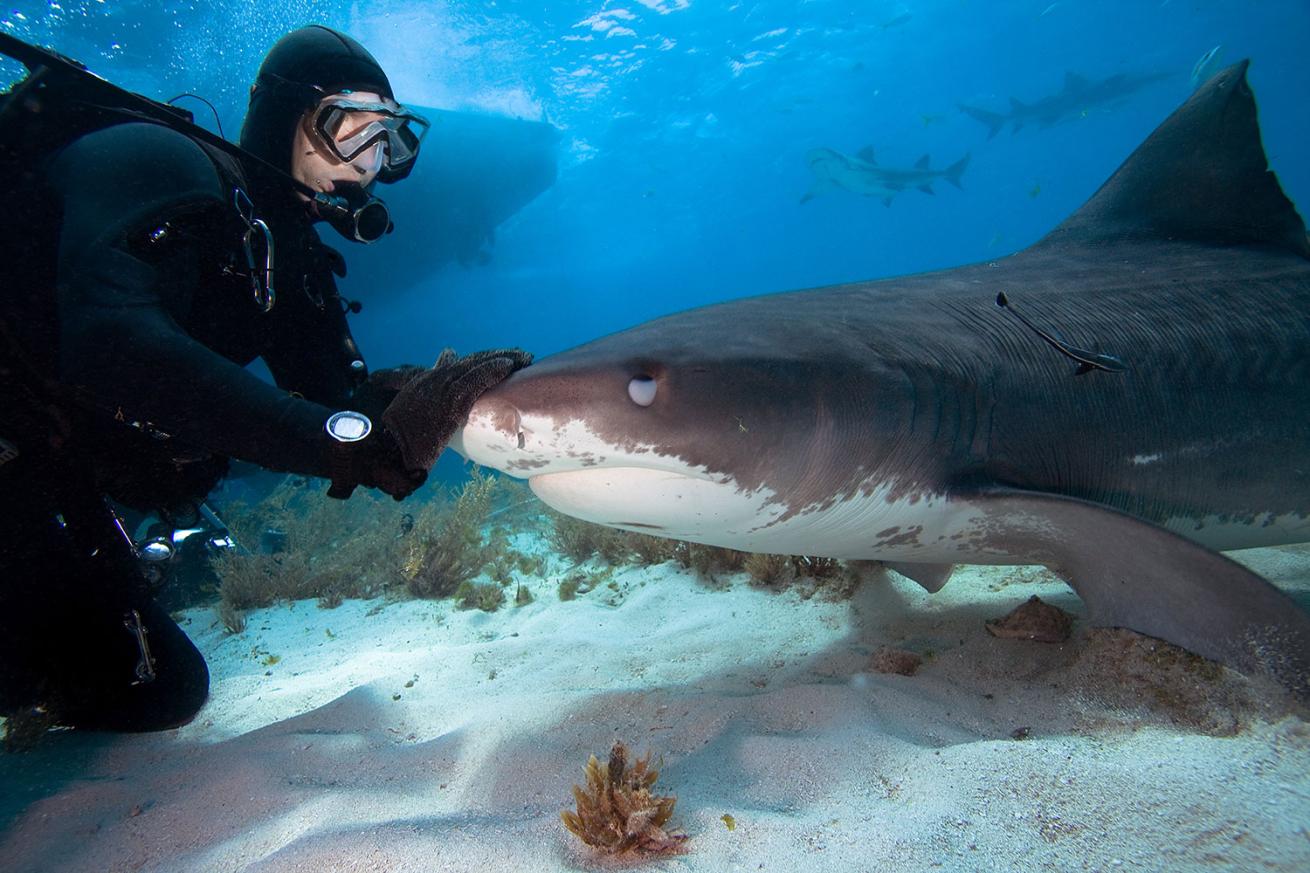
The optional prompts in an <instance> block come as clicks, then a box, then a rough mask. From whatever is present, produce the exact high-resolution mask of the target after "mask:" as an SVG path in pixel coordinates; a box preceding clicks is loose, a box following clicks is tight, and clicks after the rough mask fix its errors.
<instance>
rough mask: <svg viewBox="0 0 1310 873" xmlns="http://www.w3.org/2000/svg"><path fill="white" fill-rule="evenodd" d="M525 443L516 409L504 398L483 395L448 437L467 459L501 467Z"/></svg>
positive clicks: (520, 414)
mask: <svg viewBox="0 0 1310 873" xmlns="http://www.w3.org/2000/svg"><path fill="white" fill-rule="evenodd" d="M526 442H527V435H526V433H525V432H524V430H523V414H522V412H520V410H519V408H518V407H517V406H516V405H515V404H514V403H513V402H511V401H509V400H507V399H506V398H504V397H497V396H490V395H487V394H484V395H483V396H482V397H480V398H478V400H477V401H476V402H475V403H474V404H473V407H472V408H471V409H470V410H469V417H468V421H467V422H466V423H465V424H464V426H463V427H462V428H460V429H459V430H458V431H456V432H455V435H454V437H452V438H451V441H450V447H451V448H453V449H454V450H455V451H457V452H459V453H460V454H461V455H463V456H464V457H465V458H467V459H468V460H470V461H473V462H475V463H478V464H482V465H483V466H487V467H495V468H496V469H498V470H504V469H505V465H506V461H507V460H508V459H509V457H510V455H511V454H512V453H514V454H517V453H518V452H519V451H520V450H521V449H523V447H524V446H525V445H526Z"/></svg>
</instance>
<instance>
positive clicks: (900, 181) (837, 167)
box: [801, 146, 969, 206]
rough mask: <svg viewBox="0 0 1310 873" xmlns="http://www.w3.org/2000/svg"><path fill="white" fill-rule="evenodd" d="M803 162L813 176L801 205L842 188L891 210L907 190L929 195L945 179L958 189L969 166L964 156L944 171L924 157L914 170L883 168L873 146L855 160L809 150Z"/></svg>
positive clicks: (836, 154)
mask: <svg viewBox="0 0 1310 873" xmlns="http://www.w3.org/2000/svg"><path fill="white" fill-rule="evenodd" d="M805 162H806V163H807V164H809V166H810V172H812V173H814V183H813V184H812V185H811V186H810V190H809V191H807V192H806V193H805V195H804V196H803V197H801V203H805V202H807V201H808V200H810V199H812V198H813V197H814V196H815V195H817V194H822V193H823V192H825V191H831V190H833V189H834V188H844V189H846V190H847V191H854V192H855V193H856V194H863V195H864V196H865V197H877V198H879V199H880V200H882V202H883V204H884V205H886V206H891V205H892V198H893V197H895V196H896V195H897V194H899V193H901V192H902V191H905V190H907V189H910V188H914V189H916V190H919V191H922V192H923V193H925V194H932V193H933V190H932V183H933V182H936V181H937V180H938V179H945V180H946V181H947V182H950V183H951V184H952V185H954V186H955V187H956V188H959V187H960V176H961V174H963V173H964V168H965V167H967V166H968V165H969V156H968V155H965V156H964V157H962V158H960V159H959V160H958V161H956V162H955V163H953V164H951V165H950V166H949V167H947V168H946V169H944V170H934V169H932V166H931V165H930V162H929V158H928V156H927V155H924V156H923V157H921V158H919V160H918V163H916V164H915V165H914V166H913V167H909V168H897V167H884V166H880V165H879V164H878V161H877V160H876V159H875V158H874V154H873V146H865V147H864V148H862V149H860V151H859V153H858V154H856V156H855V157H851V156H849V155H844V154H842V153H841V152H838V151H834V150H833V149H829V148H821V149H811V150H810V151H809V152H807V153H806V155H805Z"/></svg>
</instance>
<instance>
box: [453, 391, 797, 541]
mask: <svg viewBox="0 0 1310 873" xmlns="http://www.w3.org/2000/svg"><path fill="white" fill-rule="evenodd" d="M506 424H507V422H504V421H497V420H496V416H494V415H477V414H475V415H474V416H472V417H470V419H469V422H468V424H467V425H465V427H463V428H462V429H460V430H459V431H457V432H456V434H455V436H454V437H453V438H452V440H451V443H450V447H451V448H452V449H454V450H455V451H457V452H459V453H460V454H461V455H463V456H464V457H465V458H466V459H468V460H470V461H473V462H474V463H476V464H480V465H482V466H484V467H491V468H493V469H496V470H499V471H500V472H502V473H505V474H507V475H510V476H514V477H516V478H519V479H526V480H527V482H528V487H530V488H531V489H532V492H533V493H534V494H536V495H537V497H538V498H540V499H541V500H542V502H544V503H545V504H546V505H547V506H550V507H551V508H552V509H555V510H558V511H559V512H562V513H564V514H566V515H571V516H573V517H575V518H580V519H582V520H584V521H591V522H595V523H597V524H603V525H606V526H609V527H617V528H622V529H625V530H632V531H638V532H646V533H658V534H660V535H661V536H667V537H674V538H678V539H688V540H693V541H718V540H722V539H724V538H725V537H727V538H729V539H737V538H740V537H742V536H745V535H747V534H748V533H749V532H750V531H752V530H754V529H758V528H759V527H760V526H761V524H762V523H767V522H768V521H770V520H771V519H772V518H774V517H776V516H778V515H780V514H781V513H782V511H783V509H782V507H780V506H779V505H778V504H776V503H773V504H770V501H769V495H767V494H764V493H751V492H748V491H745V490H744V489H742V488H740V487H738V485H737V484H736V483H735V482H733V481H732V479H731V478H730V477H726V476H722V475H717V476H716V475H713V474H711V473H709V472H708V471H706V470H703V469H696V468H693V467H692V466H690V465H688V464H686V463H684V462H683V461H681V460H680V459H679V458H677V457H674V456H671V455H667V454H660V453H658V452H657V451H656V450H655V448H654V447H652V446H631V447H620V446H616V445H613V444H610V443H608V442H606V441H604V440H601V439H600V438H598V437H597V436H596V434H595V433H593V432H592V431H591V430H590V429H589V428H587V427H586V425H585V423H584V422H580V421H570V422H567V423H565V424H563V425H557V424H555V422H554V421H552V420H549V419H542V420H540V421H538V420H534V418H533V417H531V416H523V417H522V418H518V417H517V416H516V420H515V421H514V422H513V424H514V427H506V426H505V425H506Z"/></svg>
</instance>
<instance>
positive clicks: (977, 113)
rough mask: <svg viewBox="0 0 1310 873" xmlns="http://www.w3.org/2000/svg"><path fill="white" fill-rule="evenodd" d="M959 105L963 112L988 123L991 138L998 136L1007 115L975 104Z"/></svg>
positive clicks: (988, 134)
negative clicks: (979, 107)
mask: <svg viewBox="0 0 1310 873" xmlns="http://www.w3.org/2000/svg"><path fill="white" fill-rule="evenodd" d="M959 107H960V111H961V112H963V113H964V114H965V115H967V116H969V117H970V118H972V119H973V120H974V121H981V122H982V123H983V124H985V125H987V138H988V139H991V138H992V137H994V136H996V134H998V133H1000V132H1001V128H1002V127H1004V126H1005V120H1006V119H1005V116H1004V115H1001V114H1000V113H999V112H989V111H987V110H986V109H978V108H977V107H975V106H965V105H964V104H963V103H961V104H959Z"/></svg>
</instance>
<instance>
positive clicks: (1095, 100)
mask: <svg viewBox="0 0 1310 873" xmlns="http://www.w3.org/2000/svg"><path fill="white" fill-rule="evenodd" d="M1166 78H1168V76H1166V75H1165V74H1163V73H1146V74H1143V75H1132V74H1128V73H1119V74H1116V75H1113V76H1110V77H1109V78H1105V79H1100V80H1095V81H1094V80H1091V79H1087V78H1085V77H1083V76H1080V75H1078V74H1077V73H1065V74H1064V87H1063V88H1061V89H1060V91H1059V92H1058V93H1055V94H1052V95H1050V96H1049V97H1043V98H1041V99H1040V100H1035V101H1033V102H1032V103H1023V102H1021V101H1020V100H1018V99H1017V98H1015V97H1011V98H1010V111H1009V112H1008V113H1000V112H991V111H989V110H986V109H978V108H977V107H974V106H965V105H964V104H960V111H961V112H963V113H965V114H966V115H968V116H969V117H970V118H973V119H976V120H977V121H981V122H982V123H983V124H985V125H987V127H988V131H987V138H988V139H991V138H992V137H994V136H996V134H997V133H999V132H1000V130H1001V128H1003V127H1004V126H1005V125H1006V124H1007V123H1009V124H1011V125H1013V126H1012V128H1011V130H1012V132H1018V131H1019V130H1020V129H1021V128H1023V126H1024V125H1025V124H1028V123H1036V124H1040V125H1042V126H1044V127H1049V126H1051V125H1053V124H1058V123H1059V122H1061V121H1067V120H1069V119H1072V118H1081V117H1083V116H1085V115H1087V114H1088V113H1089V112H1091V111H1092V110H1094V109H1099V108H1101V107H1105V106H1110V105H1113V104H1115V103H1118V102H1120V101H1122V100H1124V99H1125V98H1127V97H1129V96H1131V95H1133V94H1135V93H1137V92H1138V91H1140V90H1141V89H1142V88H1145V87H1146V86H1147V85H1150V84H1153V83H1155V82H1158V81H1160V80H1161V79H1166Z"/></svg>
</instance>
